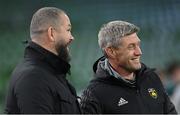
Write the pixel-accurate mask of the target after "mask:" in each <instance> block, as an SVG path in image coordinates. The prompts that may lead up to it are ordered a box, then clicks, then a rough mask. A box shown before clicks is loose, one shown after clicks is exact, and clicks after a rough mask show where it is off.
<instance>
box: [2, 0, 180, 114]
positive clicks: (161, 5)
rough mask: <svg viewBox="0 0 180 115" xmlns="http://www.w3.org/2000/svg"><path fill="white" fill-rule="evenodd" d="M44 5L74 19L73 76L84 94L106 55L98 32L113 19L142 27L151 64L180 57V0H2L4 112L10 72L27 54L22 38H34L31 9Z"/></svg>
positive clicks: (158, 65)
mask: <svg viewBox="0 0 180 115" xmlns="http://www.w3.org/2000/svg"><path fill="white" fill-rule="evenodd" d="M44 6H54V7H58V8H61V9H63V10H65V11H66V12H67V14H68V15H69V17H70V19H71V23H72V27H73V28H72V32H73V35H74V37H75V40H74V42H73V43H72V45H71V54H72V61H71V64H72V68H71V75H70V76H68V79H69V80H70V82H71V83H72V84H73V85H74V86H75V88H76V89H77V92H78V94H79V95H80V93H81V92H82V90H83V89H84V88H85V87H86V86H87V85H88V82H89V80H90V79H92V77H93V71H92V66H93V63H94V61H96V59H97V58H99V57H100V56H101V55H102V53H101V52H100V49H99V47H98V43H97V34H98V30H99V28H100V27H101V25H102V24H104V23H107V22H108V21H111V20H125V21H129V22H132V23H134V24H135V25H137V26H139V27H140V28H141V31H140V33H139V37H140V38H141V41H142V42H141V43H142V44H141V47H142V51H143V56H142V61H143V62H144V63H145V64H147V65H148V66H150V67H156V68H164V67H165V66H166V63H167V62H168V61H169V60H174V59H179V58H180V55H179V51H180V45H179V43H180V22H179V20H180V0H1V1H0V113H3V109H4V104H5V95H6V92H7V87H8V81H9V78H10V75H11V72H12V70H13V68H14V67H15V65H16V64H17V63H18V62H19V61H20V60H21V59H22V58H23V53H24V47H25V46H24V45H23V44H22V41H23V40H27V39H30V38H29V25H30V21H31V17H32V14H33V13H34V12H35V11H36V10H37V9H39V8H41V7H44Z"/></svg>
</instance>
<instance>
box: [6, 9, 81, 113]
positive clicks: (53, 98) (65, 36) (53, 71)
mask: <svg viewBox="0 0 180 115" xmlns="http://www.w3.org/2000/svg"><path fill="white" fill-rule="evenodd" d="M30 36H31V41H30V42H29V43H28V45H27V47H26V49H25V56H24V59H23V60H22V62H21V63H20V64H18V65H17V67H16V68H15V70H14V71H13V73H12V76H11V80H10V86H9V90H8V96H7V103H6V108H5V111H6V113H16V114H17V113H23V114H24V113H25V114H29V113H33V114H40V113H41V114H42V113H45V114H48V113H49V114H53V113H71V114H72V113H80V108H79V103H78V101H77V96H76V91H75V89H74V88H73V86H71V85H70V84H69V82H68V81H67V80H66V74H67V73H68V72H69V71H70V65H69V61H70V54H69V48H68V46H69V45H70V43H71V42H72V40H73V36H72V35H71V23H70V20H69V17H68V16H67V14H66V13H65V12H64V11H62V10H61V9H58V8H55V7H44V8H41V9H39V10H38V11H37V12H36V13H35V14H34V15H33V17H32V20H31V25H30Z"/></svg>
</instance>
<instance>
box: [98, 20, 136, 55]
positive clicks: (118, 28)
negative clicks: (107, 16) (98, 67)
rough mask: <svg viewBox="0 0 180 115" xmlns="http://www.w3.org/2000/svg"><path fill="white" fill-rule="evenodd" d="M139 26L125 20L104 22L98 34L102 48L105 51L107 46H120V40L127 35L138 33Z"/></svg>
mask: <svg viewBox="0 0 180 115" xmlns="http://www.w3.org/2000/svg"><path fill="white" fill-rule="evenodd" d="M138 31H139V27H137V26H135V25H134V24H131V23H129V22H125V21H119V20H117V21H111V22H109V23H107V24H104V25H103V26H102V27H101V29H100V31H99V34H98V43H99V46H100V48H101V50H102V51H103V53H105V52H104V48H106V47H114V48H117V47H119V45H120V43H119V40H120V39H121V38H122V37H124V36H127V35H130V34H133V33H136V32H138Z"/></svg>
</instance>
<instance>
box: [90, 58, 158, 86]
mask: <svg viewBox="0 0 180 115" xmlns="http://www.w3.org/2000/svg"><path fill="white" fill-rule="evenodd" d="M105 59H106V57H104V56H103V57H100V58H99V59H98V60H97V61H96V62H95V63H94V65H93V71H94V76H95V78H94V80H93V81H102V82H106V83H108V84H116V85H126V86H129V87H138V86H137V84H140V83H141V82H142V81H143V80H144V79H145V78H146V75H147V74H149V73H151V72H152V71H154V70H155V69H150V68H148V67H146V65H145V64H143V63H141V69H139V70H137V71H135V75H136V83H137V84H134V85H132V84H129V83H126V82H124V81H123V80H121V79H116V78H115V77H114V76H111V75H110V74H109V72H108V71H105V70H104V69H102V67H101V66H99V62H100V61H103V60H105Z"/></svg>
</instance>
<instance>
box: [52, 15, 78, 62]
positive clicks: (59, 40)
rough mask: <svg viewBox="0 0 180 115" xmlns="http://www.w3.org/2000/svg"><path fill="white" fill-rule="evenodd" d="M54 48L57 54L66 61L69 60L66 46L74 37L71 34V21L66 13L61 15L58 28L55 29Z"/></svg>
mask: <svg viewBox="0 0 180 115" xmlns="http://www.w3.org/2000/svg"><path fill="white" fill-rule="evenodd" d="M55 31H56V34H55V49H56V52H57V53H58V56H59V57H60V58H61V59H63V60H64V61H66V62H69V61H70V53H69V48H68V46H69V45H70V43H71V42H72V40H73V39H74V38H73V36H72V35H71V23H70V20H69V18H68V16H67V15H65V14H62V15H61V23H60V25H59V28H58V29H56V30H55Z"/></svg>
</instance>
